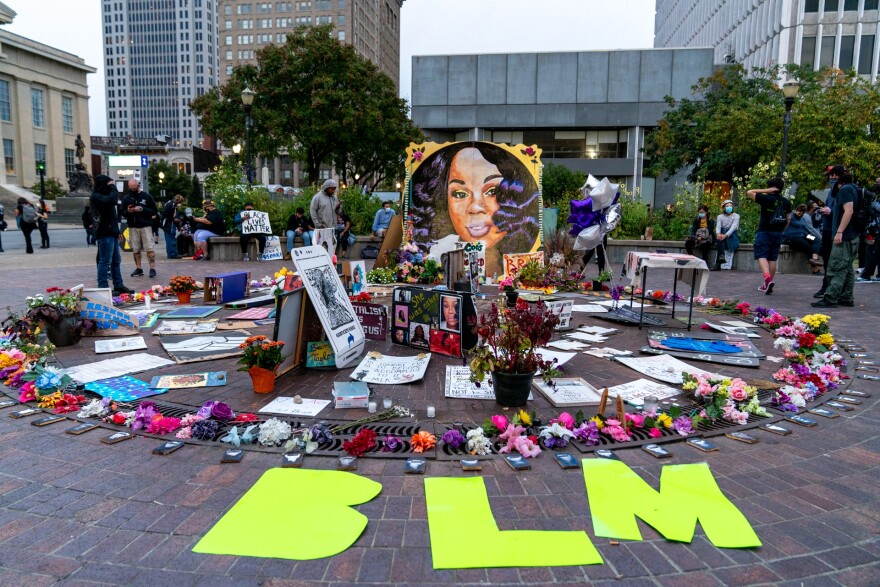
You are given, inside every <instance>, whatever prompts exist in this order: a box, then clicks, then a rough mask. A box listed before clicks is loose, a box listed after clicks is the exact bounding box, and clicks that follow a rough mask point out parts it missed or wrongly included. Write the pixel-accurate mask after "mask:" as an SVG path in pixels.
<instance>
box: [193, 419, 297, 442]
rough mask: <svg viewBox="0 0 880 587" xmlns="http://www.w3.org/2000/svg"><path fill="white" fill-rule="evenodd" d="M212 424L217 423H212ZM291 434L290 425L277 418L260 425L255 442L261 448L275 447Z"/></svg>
mask: <svg viewBox="0 0 880 587" xmlns="http://www.w3.org/2000/svg"><path fill="white" fill-rule="evenodd" d="M203 422H205V421H203ZM203 422H196V423H195V424H194V425H193V434H195V427H196V426H198V425H199V424H202V423H203ZM214 424H217V423H216V422H214ZM291 432H292V430H291V428H290V424H288V423H287V422H284V421H282V420H279V419H278V418H270V419H268V420H266V421H265V422H263V423H262V424H260V434H259V436H258V437H257V440H258V441H259V443H260V444H262V445H263V446H276V445H278V444H280V443H281V442H283V441H285V440H287V439H288V438H290V434H291Z"/></svg>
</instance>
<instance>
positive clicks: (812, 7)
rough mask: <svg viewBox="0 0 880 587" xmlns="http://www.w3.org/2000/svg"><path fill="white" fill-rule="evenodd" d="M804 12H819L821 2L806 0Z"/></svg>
mask: <svg viewBox="0 0 880 587" xmlns="http://www.w3.org/2000/svg"><path fill="white" fill-rule="evenodd" d="M804 12H819V0H806V2H804Z"/></svg>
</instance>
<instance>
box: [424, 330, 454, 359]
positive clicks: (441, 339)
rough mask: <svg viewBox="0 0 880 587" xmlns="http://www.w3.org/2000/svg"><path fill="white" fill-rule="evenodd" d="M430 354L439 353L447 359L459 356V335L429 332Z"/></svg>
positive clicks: (435, 331) (437, 331)
mask: <svg viewBox="0 0 880 587" xmlns="http://www.w3.org/2000/svg"><path fill="white" fill-rule="evenodd" d="M430 349H431V352H432V353H439V354H441V355H447V356H449V357H460V356H461V335H460V334H455V333H454V332H444V331H443V330H432V331H431V346H430Z"/></svg>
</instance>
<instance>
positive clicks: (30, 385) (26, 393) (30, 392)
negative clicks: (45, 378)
mask: <svg viewBox="0 0 880 587" xmlns="http://www.w3.org/2000/svg"><path fill="white" fill-rule="evenodd" d="M38 398H39V395H37V389H36V386H35V385H34V382H33V381H28V382H27V383H25V384H24V385H22V386H21V388H20V389H19V394H18V401H20V402H21V403H27V402H33V401H37V399H38Z"/></svg>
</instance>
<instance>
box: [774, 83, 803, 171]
mask: <svg viewBox="0 0 880 587" xmlns="http://www.w3.org/2000/svg"><path fill="white" fill-rule="evenodd" d="M800 89H801V85H800V84H799V83H798V82H796V81H787V82H785V83H784V84H783V85H782V95H783V96H785V118H783V119H782V163H781V165H780V166H779V175H780V177H781V176H782V175H784V174H785V164H786V158H787V157H788V128H789V127H790V126H791V107H792V106H793V105H794V100H795V98H797V95H798V91H799V90H800Z"/></svg>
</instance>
